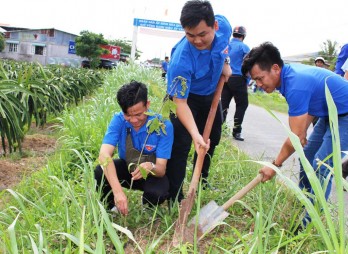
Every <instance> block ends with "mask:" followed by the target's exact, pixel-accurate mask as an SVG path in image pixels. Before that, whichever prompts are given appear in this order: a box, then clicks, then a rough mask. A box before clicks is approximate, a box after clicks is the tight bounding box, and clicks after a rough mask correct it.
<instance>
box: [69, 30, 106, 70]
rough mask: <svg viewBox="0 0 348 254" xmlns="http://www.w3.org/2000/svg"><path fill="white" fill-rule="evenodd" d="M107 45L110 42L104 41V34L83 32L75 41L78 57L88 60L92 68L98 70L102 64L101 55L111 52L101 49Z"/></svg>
mask: <svg viewBox="0 0 348 254" xmlns="http://www.w3.org/2000/svg"><path fill="white" fill-rule="evenodd" d="M106 44H108V41H107V40H106V39H104V36H103V35H102V34H95V33H91V32H89V31H82V32H80V36H78V37H76V39H75V49H76V55H78V56H82V57H86V58H88V60H90V65H91V67H92V68H96V67H97V66H98V65H99V62H100V55H102V54H107V53H108V52H109V51H108V50H106V49H103V48H101V47H100V45H106Z"/></svg>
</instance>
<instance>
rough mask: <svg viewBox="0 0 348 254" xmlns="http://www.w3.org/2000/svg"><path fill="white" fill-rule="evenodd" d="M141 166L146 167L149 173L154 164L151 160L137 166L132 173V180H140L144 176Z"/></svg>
mask: <svg viewBox="0 0 348 254" xmlns="http://www.w3.org/2000/svg"><path fill="white" fill-rule="evenodd" d="M140 167H142V168H144V169H145V170H146V173H147V174H149V172H150V171H151V170H152V164H151V162H143V163H141V164H140V165H139V167H137V168H136V169H135V170H134V171H133V172H132V173H131V175H132V180H133V181H135V180H139V179H142V178H143V175H142V174H141V172H140Z"/></svg>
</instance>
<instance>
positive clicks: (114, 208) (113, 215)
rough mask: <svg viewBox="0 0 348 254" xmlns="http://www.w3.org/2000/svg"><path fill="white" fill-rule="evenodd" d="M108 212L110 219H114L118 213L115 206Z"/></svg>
mask: <svg viewBox="0 0 348 254" xmlns="http://www.w3.org/2000/svg"><path fill="white" fill-rule="evenodd" d="M110 212H111V217H112V218H115V217H116V216H117V214H119V213H120V212H119V211H118V209H117V207H116V206H114V207H113V208H111V210H110Z"/></svg>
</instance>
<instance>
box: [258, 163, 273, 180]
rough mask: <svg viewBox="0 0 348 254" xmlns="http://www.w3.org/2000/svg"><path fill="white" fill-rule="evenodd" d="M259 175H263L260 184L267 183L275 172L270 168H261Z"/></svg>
mask: <svg viewBox="0 0 348 254" xmlns="http://www.w3.org/2000/svg"><path fill="white" fill-rule="evenodd" d="M259 173H260V174H263V178H262V182H263V183H264V182H267V181H268V180H271V179H272V178H273V177H274V176H275V175H276V174H277V172H275V171H274V170H273V169H272V168H269V167H266V166H265V167H263V168H261V169H260V171H259Z"/></svg>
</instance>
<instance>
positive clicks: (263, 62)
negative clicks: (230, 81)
mask: <svg viewBox="0 0 348 254" xmlns="http://www.w3.org/2000/svg"><path fill="white" fill-rule="evenodd" d="M255 64H258V65H259V67H260V69H261V70H263V71H269V70H271V68H272V65H273V64H278V66H279V67H281V68H282V67H283V66H284V62H283V60H282V58H281V56H280V52H279V50H278V48H276V47H275V46H274V45H273V44H272V43H271V42H264V43H262V44H261V45H260V46H257V47H254V48H253V49H252V50H251V51H250V52H249V53H248V54H247V55H246V56H245V57H244V60H243V64H242V73H243V75H244V76H247V75H248V73H249V72H250V70H251V69H252V68H253V66H254V65H255Z"/></svg>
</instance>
